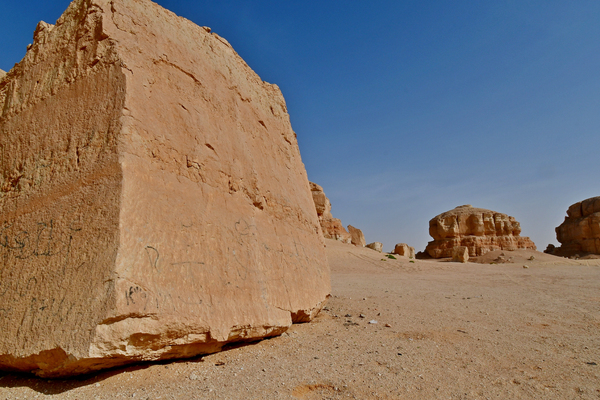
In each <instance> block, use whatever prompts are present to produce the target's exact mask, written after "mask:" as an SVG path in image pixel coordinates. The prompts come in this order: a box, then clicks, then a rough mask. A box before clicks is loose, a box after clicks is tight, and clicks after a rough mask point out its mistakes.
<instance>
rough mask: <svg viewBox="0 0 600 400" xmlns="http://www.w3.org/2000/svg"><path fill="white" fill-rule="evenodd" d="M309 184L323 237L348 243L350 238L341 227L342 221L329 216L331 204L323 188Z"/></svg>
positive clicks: (342, 226)
mask: <svg viewBox="0 0 600 400" xmlns="http://www.w3.org/2000/svg"><path fill="white" fill-rule="evenodd" d="M309 183H310V190H311V192H312V196H313V201H314V202H315V209H316V210H317V216H318V218H319V223H320V224H321V229H322V230H323V236H324V237H325V238H327V239H335V240H339V241H340V242H343V243H350V242H351V239H352V238H351V237H350V234H349V233H348V231H347V230H346V229H345V228H344V225H342V221H341V220H339V219H338V218H333V215H332V214H331V202H330V201H329V199H328V198H327V196H326V195H325V192H324V191H323V188H322V187H321V186H319V185H317V184H316V183H313V182H309Z"/></svg>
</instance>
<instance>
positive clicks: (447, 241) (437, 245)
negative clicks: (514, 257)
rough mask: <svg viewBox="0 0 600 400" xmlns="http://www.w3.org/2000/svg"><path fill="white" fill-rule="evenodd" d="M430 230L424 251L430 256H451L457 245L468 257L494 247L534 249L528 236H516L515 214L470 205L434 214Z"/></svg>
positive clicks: (497, 248)
mask: <svg viewBox="0 0 600 400" xmlns="http://www.w3.org/2000/svg"><path fill="white" fill-rule="evenodd" d="M429 234H430V235H431V237H432V238H433V239H434V240H433V241H431V242H429V243H428V244H427V247H426V248H425V251H426V253H427V254H428V255H429V256H431V257H433V258H448V257H452V255H453V249H454V248H455V247H458V246H465V247H467V248H468V250H469V256H470V257H477V256H481V255H483V254H485V253H487V252H490V251H494V250H517V249H533V250H535V249H536V246H535V244H534V243H533V242H532V241H531V240H530V239H529V238H528V237H524V236H519V235H520V234H521V224H519V222H517V221H516V220H515V218H514V217H509V216H508V215H506V214H502V213H498V212H495V211H490V210H485V209H482V208H474V207H472V206H470V205H465V206H460V207H456V208H455V209H453V210H450V211H447V212H445V213H442V214H440V215H438V216H436V217H434V218H433V219H432V220H431V221H429Z"/></svg>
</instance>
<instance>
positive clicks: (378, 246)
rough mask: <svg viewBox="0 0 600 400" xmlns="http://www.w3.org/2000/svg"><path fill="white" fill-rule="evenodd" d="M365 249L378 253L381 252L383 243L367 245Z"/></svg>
mask: <svg viewBox="0 0 600 400" xmlns="http://www.w3.org/2000/svg"><path fill="white" fill-rule="evenodd" d="M365 247H368V248H369V249H371V250H375V251H378V252H380V253H381V252H382V251H383V243H381V242H373V243H369V244H368V245H366V246H365Z"/></svg>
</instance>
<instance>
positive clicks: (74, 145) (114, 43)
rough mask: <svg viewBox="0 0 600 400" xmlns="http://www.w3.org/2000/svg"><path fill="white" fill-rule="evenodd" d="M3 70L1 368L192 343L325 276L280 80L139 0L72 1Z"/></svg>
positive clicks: (272, 331) (278, 314) (283, 323)
mask: <svg viewBox="0 0 600 400" xmlns="http://www.w3.org/2000/svg"><path fill="white" fill-rule="evenodd" d="M34 36H35V39H34V43H33V46H32V47H31V48H30V50H29V51H28V52H27V54H26V56H25V57H24V59H23V60H22V61H21V62H20V63H19V64H18V65H16V66H15V68H13V69H12V70H11V71H9V73H8V75H7V76H6V77H5V78H4V79H2V80H1V81H0V104H1V105H2V106H3V108H2V114H1V118H0V149H1V150H2V158H1V159H0V172H1V181H0V216H1V221H0V223H2V227H1V230H2V232H1V235H0V237H1V238H2V239H1V241H0V253H1V254H0V255H1V257H0V332H2V335H0V368H1V369H8V370H20V371H30V372H34V373H36V374H38V375H40V376H50V377H52V376H65V375H73V374H80V373H85V372H89V371H92V370H97V369H101V368H107V367H112V366H115V365H121V364H125V363H128V362H137V361H144V360H157V359H164V358H176V357H191V356H194V355H197V354H200V353H209V352H214V351H218V350H219V349H220V348H221V347H222V346H223V345H224V344H225V343H227V342H231V341H242V340H252V339H256V338H261V337H267V336H273V335H277V334H280V333H282V332H283V331H285V330H286V329H287V328H288V327H289V326H290V324H291V323H292V322H302V321H308V320H310V319H311V318H313V317H314V316H315V314H316V313H317V312H318V311H319V310H320V307H321V306H322V303H323V302H324V301H325V299H326V297H327V296H328V294H329V292H330V284H329V268H328V265H327V262H326V257H325V253H324V244H323V239H322V238H321V237H320V235H318V232H319V229H320V228H319V222H318V220H317V218H316V215H315V211H314V203H313V201H312V198H311V194H310V188H309V184H308V180H307V177H306V172H305V169H304V166H303V164H302V161H301V158H300V153H299V150H298V146H297V142H296V139H295V135H294V132H293V131H292V129H291V126H290V122H289V116H288V113H287V109H286V106H285V101H284V99H283V96H282V94H281V92H280V91H279V89H278V88H277V86H275V85H270V84H268V83H265V82H263V81H262V80H261V79H260V78H259V77H258V76H257V75H256V74H255V73H254V72H253V71H252V70H251V69H250V68H249V67H248V66H247V65H246V64H245V63H244V61H243V60H242V59H241V58H240V57H239V56H238V55H237V54H236V53H235V51H234V50H233V49H232V48H231V46H230V45H229V44H228V43H227V42H226V41H225V40H224V39H222V38H220V37H219V36H217V35H215V34H212V33H210V32H209V29H204V28H200V27H198V26H196V25H194V24H193V23H191V22H190V21H188V20H186V19H183V18H179V17H177V16H175V15H174V14H173V13H171V12H169V11H167V10H165V9H163V8H161V7H160V6H158V5H156V4H154V3H152V2H150V1H147V0H113V1H109V0H75V1H74V2H73V3H72V4H71V5H70V6H69V8H68V9H67V11H66V12H65V13H64V15H63V16H62V17H61V18H60V19H59V20H58V21H57V24H56V26H52V25H48V24H45V23H40V24H39V25H38V28H37V29H36V32H35V35H34Z"/></svg>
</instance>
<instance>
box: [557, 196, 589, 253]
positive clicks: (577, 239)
mask: <svg viewBox="0 0 600 400" xmlns="http://www.w3.org/2000/svg"><path fill="white" fill-rule="evenodd" d="M556 238H557V240H558V241H559V242H560V243H561V246H560V247H558V248H556V249H553V254H556V255H561V256H572V255H575V254H583V253H592V254H600V197H592V198H590V199H587V200H584V201H580V202H579V203H575V204H573V205H572V206H571V207H569V209H568V210H567V216H566V217H565V220H564V222H563V223H562V224H560V226H558V227H557V228H556Z"/></svg>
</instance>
